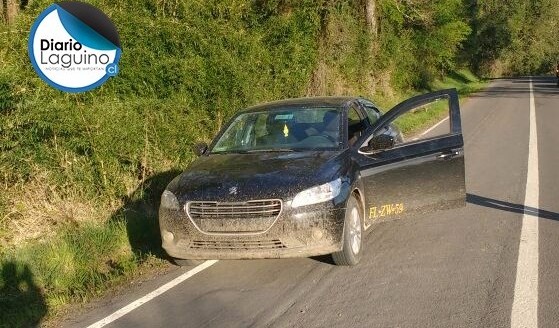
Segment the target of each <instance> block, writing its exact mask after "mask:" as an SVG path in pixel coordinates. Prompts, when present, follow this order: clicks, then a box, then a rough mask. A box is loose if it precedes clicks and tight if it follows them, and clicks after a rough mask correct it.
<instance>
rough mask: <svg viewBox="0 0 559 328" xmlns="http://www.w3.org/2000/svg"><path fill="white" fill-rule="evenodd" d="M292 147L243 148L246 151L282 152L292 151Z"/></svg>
mask: <svg viewBox="0 0 559 328" xmlns="http://www.w3.org/2000/svg"><path fill="white" fill-rule="evenodd" d="M294 151H295V150H294V149H290V148H270V149H251V150H245V152H247V153H283V152H294Z"/></svg>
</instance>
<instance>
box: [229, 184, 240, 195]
mask: <svg viewBox="0 0 559 328" xmlns="http://www.w3.org/2000/svg"><path fill="white" fill-rule="evenodd" d="M237 191H239V188H237V186H234V187H231V188H229V195H236V194H237Z"/></svg>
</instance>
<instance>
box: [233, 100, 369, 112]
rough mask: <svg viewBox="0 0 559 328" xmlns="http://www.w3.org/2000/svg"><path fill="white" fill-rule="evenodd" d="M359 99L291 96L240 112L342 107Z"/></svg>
mask: <svg viewBox="0 0 559 328" xmlns="http://www.w3.org/2000/svg"><path fill="white" fill-rule="evenodd" d="M356 99H359V98H358V97H305V98H291V99H282V100H276V101H271V102H267V103H263V104H258V105H254V106H251V107H248V108H246V109H244V110H243V111H242V112H243V113H246V112H258V111H266V110H274V109H277V108H285V107H292V108H297V107H301V110H304V109H305V108H306V107H342V106H344V105H345V104H347V103H348V102H350V101H353V100H356Z"/></svg>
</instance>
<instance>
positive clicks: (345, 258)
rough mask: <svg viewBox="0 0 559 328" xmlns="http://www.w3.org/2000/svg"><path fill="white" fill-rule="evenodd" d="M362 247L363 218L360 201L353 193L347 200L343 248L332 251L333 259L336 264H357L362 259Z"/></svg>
mask: <svg viewBox="0 0 559 328" xmlns="http://www.w3.org/2000/svg"><path fill="white" fill-rule="evenodd" d="M362 248H363V218H362V215H361V211H360V210H359V203H358V202H357V199H355V197H353V195H352V196H350V197H349V200H348V201H347V209H346V212H345V222H344V235H343V242H342V250H341V251H339V252H336V253H332V260H334V263H335V264H336V265H345V266H353V265H356V264H357V263H359V260H361V253H362Z"/></svg>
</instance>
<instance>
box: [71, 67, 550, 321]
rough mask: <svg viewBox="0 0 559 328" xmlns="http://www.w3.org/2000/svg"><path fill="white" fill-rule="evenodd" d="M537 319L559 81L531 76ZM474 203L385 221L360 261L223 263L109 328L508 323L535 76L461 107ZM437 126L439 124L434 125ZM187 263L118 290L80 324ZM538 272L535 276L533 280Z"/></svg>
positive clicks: (545, 307) (542, 309)
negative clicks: (344, 265)
mask: <svg viewBox="0 0 559 328" xmlns="http://www.w3.org/2000/svg"><path fill="white" fill-rule="evenodd" d="M533 81H534V82H533V86H534V96H535V105H536V107H535V111H536V124H535V125H536V127H537V140H538V143H537V145H538V150H539V156H538V172H539V195H540V196H539V206H538V208H537V209H536V208H530V209H526V211H528V212H530V213H534V212H536V211H538V210H539V216H540V218H539V221H538V223H539V231H538V232H539V248H538V251H539V256H538V258H539V265H538V271H537V272H538V276H537V277H535V278H536V279H537V281H538V286H539V287H538V290H537V303H538V305H537V306H538V307H537V320H538V326H539V327H558V326H559V202H558V198H559V174H557V173H556V172H557V170H558V165H557V163H559V151H558V144H559V129H558V124H559V89H557V87H556V86H555V80H554V79H551V78H534V79H533ZM462 117H463V130H464V137H465V141H466V145H465V150H466V182H467V190H468V194H469V195H468V205H467V206H466V207H465V208H462V209H458V210H451V211H445V212H440V213H435V214H432V215H427V216H424V217H419V218H413V219H403V220H394V221H388V222H382V223H379V224H377V226H376V227H375V228H374V229H373V230H372V231H371V232H370V233H369V235H368V237H367V239H366V243H365V250H366V254H365V256H364V257H363V260H362V263H361V264H360V265H359V266H357V267H354V268H340V267H335V266H332V265H330V264H329V263H325V262H326V261H325V260H324V261H323V260H321V259H293V260H291V259H288V260H254V261H219V262H218V263H216V264H215V265H213V266H211V267H210V268H208V269H207V270H204V271H202V272H200V273H199V274H197V275H195V276H193V277H192V278H190V279H188V280H186V281H185V282H183V283H181V284H180V285H178V286H177V287H175V288H173V289H171V290H169V291H168V292H166V293H165V294H163V295H161V296H159V297H157V298H155V299H154V300H152V301H150V302H148V303H146V304H144V305H142V306H141V307H139V308H137V309H136V310H134V311H132V312H130V313H128V314H127V315H125V316H123V317H121V318H119V319H117V320H116V321H114V322H112V323H111V324H109V325H108V326H109V327H164V326H168V327H265V326H272V327H510V325H511V311H512V305H513V299H514V296H515V281H516V272H517V262H518V258H519V256H518V255H519V254H518V250H519V245H520V234H521V229H522V224H523V212H524V205H523V202H524V199H525V193H526V179H527V167H528V165H527V163H528V154H529V131H530V87H529V80H528V79H514V80H496V81H494V82H492V83H491V85H490V87H489V88H488V89H487V90H486V91H485V92H482V93H479V94H478V95H476V96H474V97H472V98H471V99H470V100H468V101H467V103H466V104H463V106H462ZM435 132H436V131H435ZM189 269H191V268H181V269H177V270H174V271H173V272H171V273H170V274H168V275H165V276H163V277H160V278H157V279H155V280H153V281H150V282H148V283H146V284H144V285H143V286H142V287H141V288H137V289H135V290H132V291H130V292H129V293H126V295H121V296H119V297H116V298H115V299H114V300H112V301H111V302H109V304H106V305H104V306H102V307H100V308H98V309H95V310H93V311H89V312H88V313H87V314H86V315H85V316H81V317H79V318H74V319H72V320H71V321H70V322H68V324H69V326H76V327H78V326H79V327H84V326H87V325H89V324H91V323H94V322H96V321H97V320H99V319H101V318H103V317H105V316H107V315H109V314H111V313H112V312H114V311H115V310H117V309H119V308H121V307H122V306H124V305H126V304H128V303H130V302H131V301H133V300H134V299H136V298H138V297H141V296H143V295H144V294H146V293H147V292H149V291H151V290H153V289H155V288H157V287H158V286H160V285H162V284H164V283H165V282H167V281H170V280H172V279H173V278H175V277H177V276H179V275H181V274H183V273H184V272H186V271H188V270H189ZM531 278H532V279H533V278H534V277H531Z"/></svg>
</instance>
